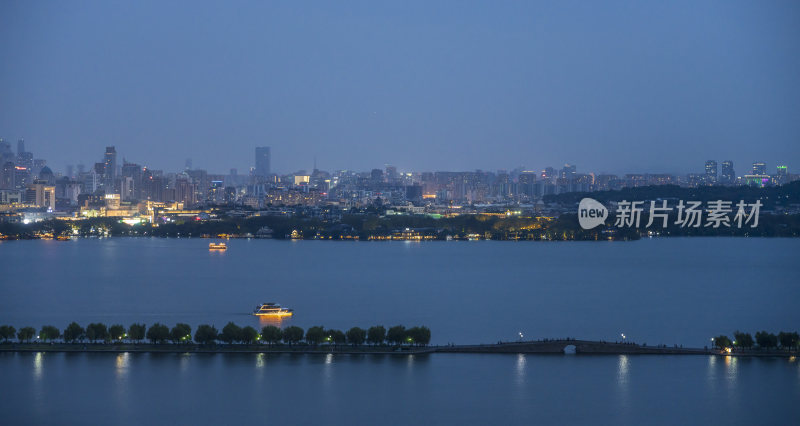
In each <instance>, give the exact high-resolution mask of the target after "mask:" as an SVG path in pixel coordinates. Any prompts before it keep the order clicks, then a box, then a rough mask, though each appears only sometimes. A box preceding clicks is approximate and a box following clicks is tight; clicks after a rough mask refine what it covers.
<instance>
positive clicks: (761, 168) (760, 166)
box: [753, 161, 767, 175]
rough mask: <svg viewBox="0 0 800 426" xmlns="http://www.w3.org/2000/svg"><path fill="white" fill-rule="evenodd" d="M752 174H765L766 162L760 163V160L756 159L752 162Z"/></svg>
mask: <svg viewBox="0 0 800 426" xmlns="http://www.w3.org/2000/svg"><path fill="white" fill-rule="evenodd" d="M753 174H754V175H765V174H767V165H766V163H762V162H760V161H756V162H755V163H753Z"/></svg>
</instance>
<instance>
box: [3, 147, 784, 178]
mask: <svg viewBox="0 0 800 426" xmlns="http://www.w3.org/2000/svg"><path fill="white" fill-rule="evenodd" d="M0 143H7V144H8V145H9V147H13V146H15V145H14V144H12V142H11V141H9V140H6V139H4V138H3V137H0ZM21 146H22V147H26V141H25V139H19V140H17V141H16V147H17V150H16V151H15V152H19V148H20V147H21ZM31 146H32V145H31V144H30V143H28V144H27V147H31ZM25 149H27V148H25ZM109 149H111V150H113V159H112V157H110V156H109V155H110V153H109V152H108V150H109ZM252 149H255V150H256V157H258V150H264V149H266V164H267V166H266V169H265V170H266V172H264V171H262V172H258V165H257V162H258V160H257V159H253V157H252V154H251V160H250V164H249V165H247V166H246V167H244V168H239V167H229V166H227V165H212V166H211V167H209V168H205V167H193V165H194V164H195V161H194V159H193V158H192V157H186V158H183V159H182V160H180V161H175V163H182V164H183V166H182V167H180V166H176V167H174V168H158V167H153V166H151V164H157V163H158V161H152V160H151V159H134V158H128V157H126V156H124V155H123V156H121V157H120V160H119V161H118V160H117V152H116V146H104V147H102V151H103V154H102V155H101V157H102V158H100V159H99V160H97V159H96V158H95V159H92V158H89V159H85V160H84V161H79V162H77V163H65V164H64V165H63V166H61V167H59V166H56V165H55V164H54V162H52V161H49V159H48V158H47V156H46V155H39V154H38V151H37V155H36V156H35V157H36V159H39V160H44V161H45V162H46V165H47V166H48V168H50V169H51V170H53V171H54V172H55V173H56V174H62V175H65V176H71V175H72V174H71V173H70V172H69V171H70V170H73V171H75V170H77V168H79V167H80V166H83V167H84V169H89V168H91V167H92V164H94V162H95V160H96V161H99V162H102V163H104V164H106V165H108V164H109V163H110V162H111V163H113V164H115V165H116V167H121V165H122V164H123V161H125V162H128V163H132V164H139V165H141V166H143V167H146V168H148V169H152V170H161V171H164V172H166V173H176V172H180V171H182V170H189V169H194V170H207V171H208V172H209V173H214V174H230V172H231V171H232V170H234V169H235V170H236V171H237V174H239V175H248V174H250V173H252V174H253V175H256V176H267V175H270V174H273V175H292V174H296V173H298V172H305V173H311V172H312V171H313V170H315V169H319V170H325V171H330V172H337V171H353V172H357V173H359V172H369V171H370V170H373V169H376V168H380V169H383V168H386V167H394V168H396V169H397V170H398V171H402V172H407V173H423V172H437V171H438V172H474V171H484V172H492V173H494V172H501V171H505V172H510V171H515V170H516V171H530V172H543V171H544V170H545V169H547V168H556V169H560V168H561V167H564V166H572V167H580V169H579V170H578V172H579V173H589V174H594V175H603V174H611V175H625V174H637V173H638V174H672V175H676V176H677V175H683V174H686V175H688V174H704V173H707V172H708V168H707V167H708V164H707V163H708V162H709V161H712V162H716V163H717V175H718V176H722V175H723V174H724V173H725V163H730V162H732V163H733V168H734V175H733V177H734V178H735V177H741V176H744V175H746V174H752V173H751V171H752V166H753V164H754V163H764V165H765V167H766V168H765V172H766V173H760V174H775V173H776V172H777V169H778V168H781V167H783V168H786V167H788V171H789V173H792V172H793V171H795V170H796V169H794V168H793V167H792V166H793V165H794V164H795V163H794V162H789V161H772V162H771V161H764V160H762V159H761V158H755V159H751V160H749V161H742V162H737V161H732V160H729V159H720V158H716V159H707V160H703V161H698V160H697V159H692V160H691V161H689V162H687V163H686V164H684V165H683V166H682V167H681V168H682V169H688V170H689V171H688V172H678V171H674V170H647V169H644V168H640V167H632V168H631V169H628V170H621V171H617V172H609V171H606V170H604V169H603V168H602V166H601V167H600V168H596V169H593V168H589V167H583V166H582V165H576V164H575V163H574V162H571V161H569V160H568V159H567V160H566V161H564V160H562V161H561V162H560V163H555V164H546V165H544V164H543V165H540V166H538V167H525V166H524V165H518V166H515V167H510V166H509V167H504V168H497V169H492V168H485V167H483V168H482V167H477V168H475V169H468V170H448V169H444V168H435V169H429V170H424V169H413V168H400V167H397V165H396V164H395V163H393V162H390V161H387V162H384V163H381V164H374V165H368V164H367V165H364V167H362V168H357V169H348V168H336V167H333V168H324V167H315V166H316V165H317V163H318V158H317V156H313V157H312V159H311V166H310V167H306V168H301V169H294V170H289V169H287V168H286V167H280V166H279V167H278V168H276V167H275V163H274V162H273V161H272V159H273V156H272V153H273V152H274V147H273V146H257V147H252ZM33 151H34V150H33V149H27V151H25V152H26V154H32V153H33ZM95 157H97V155H95ZM33 159H34V157H33V156H32V157H31V158H30V161H33ZM323 162H324V159H323ZM278 164H279V165H280V164H281V163H278ZM737 170H738V171H737ZM753 173H754V172H753ZM112 178H113V177H112Z"/></svg>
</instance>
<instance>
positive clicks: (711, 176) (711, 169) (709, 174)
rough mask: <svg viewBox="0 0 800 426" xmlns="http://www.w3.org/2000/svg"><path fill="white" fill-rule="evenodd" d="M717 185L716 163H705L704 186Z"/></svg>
mask: <svg viewBox="0 0 800 426" xmlns="http://www.w3.org/2000/svg"><path fill="white" fill-rule="evenodd" d="M715 183H717V162H716V161H714V160H708V161H706V184H708V185H714V184H715Z"/></svg>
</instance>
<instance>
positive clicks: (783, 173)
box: [775, 166, 789, 185]
mask: <svg viewBox="0 0 800 426" xmlns="http://www.w3.org/2000/svg"><path fill="white" fill-rule="evenodd" d="M788 181H789V169H788V168H787V167H786V166H778V170H777V173H776V174H775V183H777V184H778V185H783V184H784V183H787V182H788Z"/></svg>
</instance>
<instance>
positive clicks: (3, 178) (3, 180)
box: [0, 161, 17, 189]
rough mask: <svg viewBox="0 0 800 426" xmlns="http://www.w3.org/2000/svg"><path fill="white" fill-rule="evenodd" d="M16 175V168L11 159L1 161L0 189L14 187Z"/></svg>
mask: <svg viewBox="0 0 800 426" xmlns="http://www.w3.org/2000/svg"><path fill="white" fill-rule="evenodd" d="M16 175H17V168H16V167H15V166H14V163H13V162H11V161H6V162H5V163H3V168H2V170H0V189H14V188H16V186H17V185H16Z"/></svg>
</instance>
